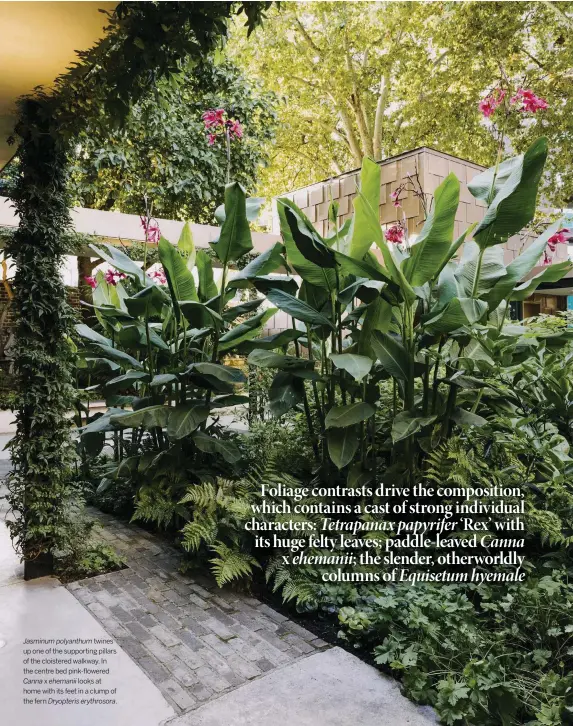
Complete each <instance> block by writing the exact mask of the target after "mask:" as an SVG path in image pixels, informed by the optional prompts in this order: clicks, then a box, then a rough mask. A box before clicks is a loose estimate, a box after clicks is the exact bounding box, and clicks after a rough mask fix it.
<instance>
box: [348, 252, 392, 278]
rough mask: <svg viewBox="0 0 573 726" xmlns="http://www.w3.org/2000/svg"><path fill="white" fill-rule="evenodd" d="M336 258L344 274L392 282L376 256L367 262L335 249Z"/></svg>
mask: <svg viewBox="0 0 573 726" xmlns="http://www.w3.org/2000/svg"><path fill="white" fill-rule="evenodd" d="M334 259H335V261H336V263H337V264H338V266H339V268H340V271H341V272H342V273H343V275H356V276H357V277H367V278H368V279H369V280H377V281H378V282H391V280H390V277H389V276H388V274H387V273H386V271H385V270H384V268H383V267H382V266H381V265H379V264H378V261H377V260H376V258H375V257H373V259H371V260H369V261H368V262H366V261H365V260H358V259H355V258H354V257H350V256H349V255H345V254H343V253H342V252H338V251H337V250H334Z"/></svg>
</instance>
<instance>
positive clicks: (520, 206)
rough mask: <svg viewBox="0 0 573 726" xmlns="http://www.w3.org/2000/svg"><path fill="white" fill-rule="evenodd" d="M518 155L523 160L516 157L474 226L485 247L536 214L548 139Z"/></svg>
mask: <svg viewBox="0 0 573 726" xmlns="http://www.w3.org/2000/svg"><path fill="white" fill-rule="evenodd" d="M518 158H519V159H520V162H519V163H518V162H517V161H516V163H515V166H514V167H513V170H512V171H511V173H510V174H509V175H508V177H507V179H506V181H505V182H504V183H503V184H502V185H501V187H500V188H499V190H498V192H497V194H496V195H495V197H494V198H493V201H492V202H491V204H490V205H489V207H488V209H487V211H486V214H485V217H484V218H483V219H482V221H481V222H480V223H479V224H478V226H477V227H476V228H475V231H474V239H475V241H476V242H477V243H478V245H479V246H480V247H482V248H483V247H491V246H492V245H497V244H501V243H502V242H505V241H506V240H507V239H509V237H511V236H512V235H513V234H517V233H518V232H519V231H520V230H522V229H523V228H524V227H526V226H527V225H528V224H529V223H530V222H531V220H532V219H533V217H534V216H535V205H536V201H537V188H538V186H539V182H540V180H541V175H542V174H543V167H544V166H545V160H546V158H547V139H546V138H544V137H542V138H540V139H538V140H537V141H535V142H534V143H533V144H532V145H531V146H530V147H529V149H527V151H526V152H525V154H523V155H522V156H520V157H518Z"/></svg>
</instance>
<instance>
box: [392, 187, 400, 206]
mask: <svg viewBox="0 0 573 726" xmlns="http://www.w3.org/2000/svg"><path fill="white" fill-rule="evenodd" d="M401 191H402V189H401V187H398V189H396V190H395V191H393V192H392V194H390V199H391V200H392V203H393V204H394V206H395V207H399V206H401V205H400V192H401Z"/></svg>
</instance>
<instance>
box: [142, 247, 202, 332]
mask: <svg viewBox="0 0 573 726" xmlns="http://www.w3.org/2000/svg"><path fill="white" fill-rule="evenodd" d="M159 260H160V262H161V264H162V265H163V269H164V271H165V277H166V278H167V285H168V286H169V292H170V293H171V301H172V303H173V311H174V313H175V317H176V319H177V320H178V321H179V320H180V317H181V312H180V310H179V301H181V300H198V299H199V298H198V297H197V290H196V288H195V279H194V277H193V273H192V272H191V270H189V268H188V267H187V265H186V264H185V260H184V259H183V257H181V255H180V254H179V252H178V251H177V250H176V249H175V247H174V246H173V245H172V244H171V243H170V242H168V241H167V240H166V239H165V237H161V239H160V240H159ZM128 309H129V306H128Z"/></svg>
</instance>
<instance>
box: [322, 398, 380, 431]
mask: <svg viewBox="0 0 573 726" xmlns="http://www.w3.org/2000/svg"><path fill="white" fill-rule="evenodd" d="M375 412H376V409H375V408H374V406H371V405H370V404H369V403H365V402H364V401H357V402H356V403H349V404H347V405H346V406H333V408H331V409H330V411H329V412H328V413H327V414H326V418H325V419H324V425H325V427H326V428H327V429H333V428H343V427H345V426H353V425H354V424H357V423H360V422H361V421H366V419H369V418H370V417H371V416H373V415H374V413H375Z"/></svg>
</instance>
